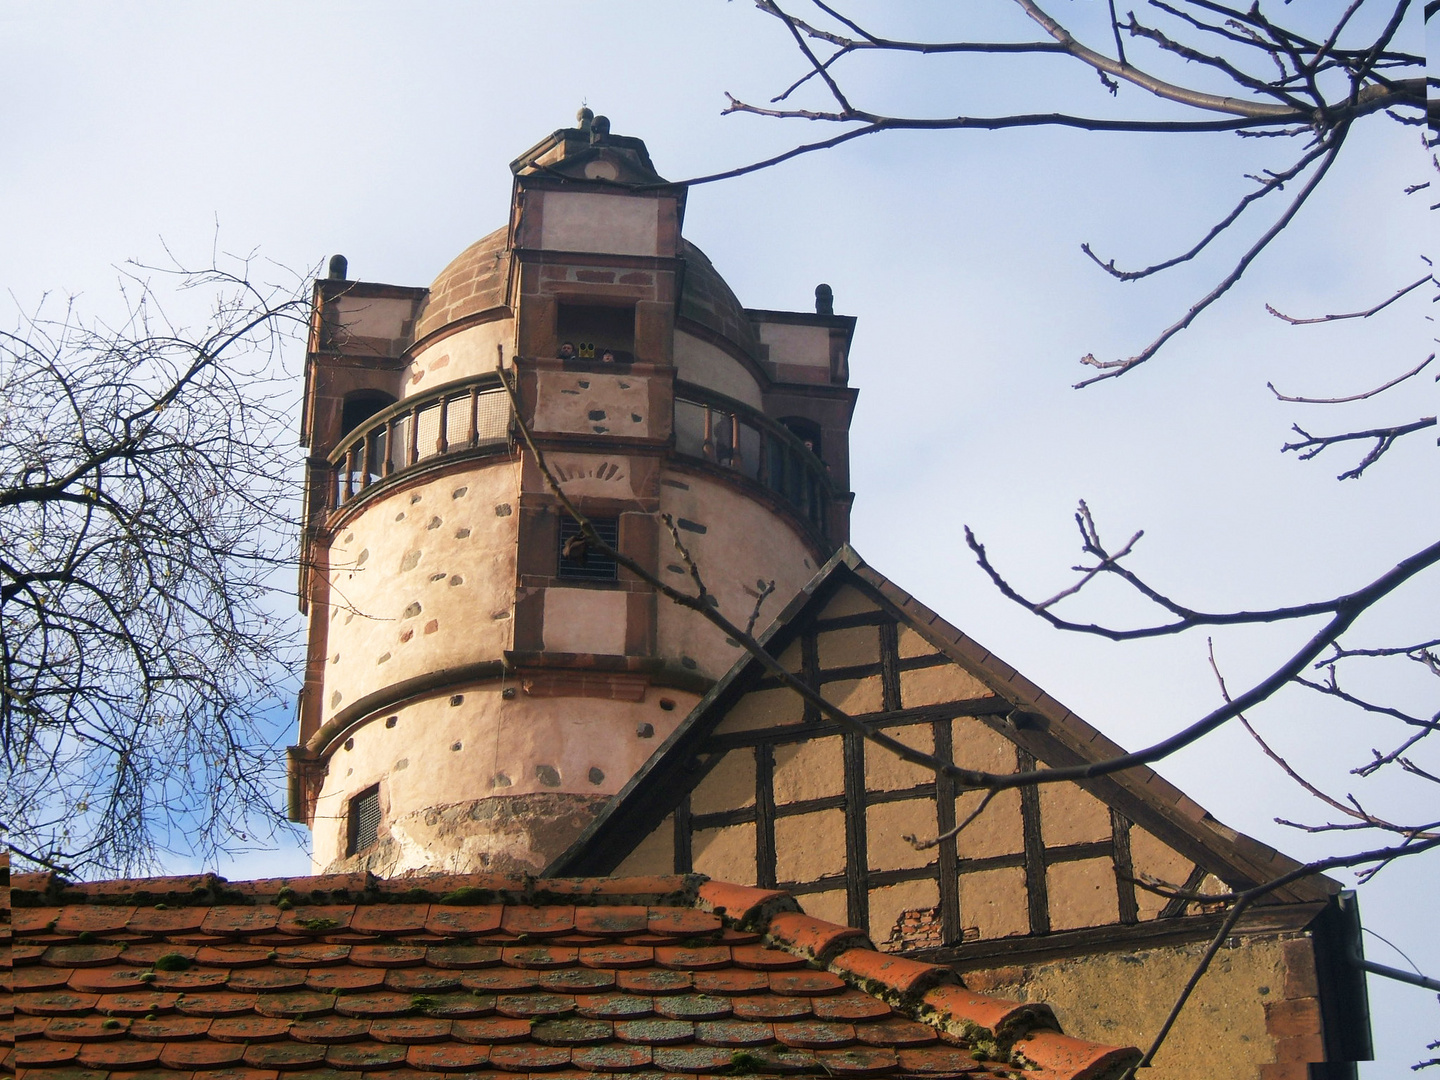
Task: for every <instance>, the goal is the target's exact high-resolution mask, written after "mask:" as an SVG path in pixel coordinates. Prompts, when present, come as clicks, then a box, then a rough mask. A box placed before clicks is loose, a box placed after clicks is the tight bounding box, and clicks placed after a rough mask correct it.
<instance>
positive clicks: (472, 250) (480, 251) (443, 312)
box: [415, 227, 759, 356]
mask: <svg viewBox="0 0 1440 1080" xmlns="http://www.w3.org/2000/svg"><path fill="white" fill-rule="evenodd" d="M507 231H508V230H507V229H505V228H504V227H502V228H499V229H496V230H495V231H494V232H492V233H490V234H489V235H487V236H483V237H481V238H480V239H479V240H477V241H475V243H473V244H471V245H470V246H469V247H467V248H466V249H465V250H464V251H462V252H461V253H460V254H459V255H457V256H455V258H454V259H452V260H451V261H450V264H449V265H448V266H446V267H445V269H444V270H441V271H440V273H439V275H438V276H437V277H436V278H435V280H434V282H433V283H432V284H431V285H430V295H429V296H428V297H427V298H426V300H425V303H424V305H423V306H422V307H421V309H420V315H419V317H418V318H417V319H416V323H415V340H416V341H419V340H420V339H421V338H424V337H425V336H426V335H427V334H430V333H433V332H434V331H436V330H439V329H440V328H442V327H445V326H448V325H450V324H451V323H453V322H457V321H459V320H460V319H463V318H465V317H466V316H468V315H474V314H477V313H479V312H481V311H486V310H488V309H490V308H495V307H500V306H501V305H503V304H504V303H505V299H506V298H505V282H506V277H507V272H508V270H509V265H510V251H509V249H508V248H507V247H506V239H507ZM680 245H681V255H682V257H683V258H684V259H685V284H684V287H683V289H682V291H681V295H680V315H681V317H682V318H686V319H689V320H691V321H692V322H696V323H699V324H700V325H701V326H704V327H705V328H707V329H709V330H711V331H713V332H714V333H716V334H718V335H719V336H721V337H723V338H725V339H727V340H729V341H732V342H734V343H735V344H737V345H739V346H740V347H741V348H742V349H744V350H745V352H747V353H749V354H750V355H751V356H754V355H755V354H756V353H757V352H758V345H759V338H757V337H756V334H755V327H754V324H752V323H751V321H750V318H749V316H748V315H746V314H745V308H744V306H743V305H742V304H741V303H740V301H739V299H738V298H737V297H736V296H735V293H734V292H733V291H732V290H731V288H730V286H729V285H727V284H726V283H725V279H724V278H722V277H721V276H720V274H719V272H718V271H716V269H715V267H714V264H712V263H711V262H710V259H709V258H708V257H707V256H706V254H705V253H704V252H703V251H701V250H700V249H699V248H698V247H696V246H695V245H694V244H692V243H691V242H690V241H689V240H684V239H682V240H681V241H680Z"/></svg>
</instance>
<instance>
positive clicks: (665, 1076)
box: [5, 874, 1139, 1080]
mask: <svg viewBox="0 0 1440 1080" xmlns="http://www.w3.org/2000/svg"><path fill="white" fill-rule="evenodd" d="M11 884H12V894H11V895H12V900H13V904H14V909H13V930H14V944H13V949H12V956H13V959H14V984H13V990H14V992H13V997H12V998H11V1000H12V1001H13V1006H14V1014H13V1015H14V1020H13V1022H12V1023H11V1024H10V1025H9V1030H8V1034H7V1039H6V1041H7V1044H13V1049H10V1051H9V1053H8V1054H7V1056H6V1058H5V1068H6V1069H7V1070H13V1071H17V1072H18V1073H19V1075H20V1076H28V1077H30V1078H32V1080H126V1078H129V1080H152V1078H153V1080H158V1078H160V1077H162V1076H163V1077H185V1078H190V1077H192V1076H193V1080H278V1078H279V1077H280V1076H281V1074H285V1075H286V1077H287V1080H322V1078H323V1080H385V1078H393V1080H429V1078H439V1077H441V1076H447V1075H448V1076H455V1075H457V1074H469V1073H476V1074H479V1075H483V1076H488V1077H492V1078H493V1080H506V1078H510V1077H521V1076H525V1077H529V1076H535V1077H540V1076H544V1077H548V1078H551V1080H568V1078H572V1077H573V1078H578V1077H582V1076H583V1077H599V1076H602V1075H606V1074H619V1075H621V1076H623V1077H624V1078H625V1080H630V1078H634V1077H646V1078H647V1080H649V1078H653V1080H689V1078H694V1077H719V1076H726V1077H735V1076H743V1075H757V1076H759V1075H775V1074H787V1075H798V1076H815V1077H820V1076H826V1077H837V1076H839V1077H846V1076H853V1077H860V1076H889V1077H913V1078H917V1080H918V1078H926V1080H938V1078H940V1077H954V1076H964V1077H967V1078H973V1080H982V1078H986V1077H992V1078H993V1077H1018V1076H1021V1075H1023V1076H1025V1077H1028V1078H1031V1080H1062V1078H1067V1080H1082V1078H1083V1080H1100V1078H1105V1077H1113V1076H1116V1075H1118V1074H1119V1073H1120V1072H1121V1071H1122V1070H1123V1069H1124V1068H1125V1067H1127V1066H1129V1065H1130V1064H1132V1063H1133V1062H1134V1061H1135V1060H1137V1059H1138V1057H1139V1054H1138V1052H1137V1051H1135V1050H1133V1049H1127V1048H1121V1047H1112V1046H1101V1045H1098V1044H1095V1043H1089V1042H1084V1041H1082V1040H1078V1039H1072V1038H1069V1037H1067V1036H1065V1035H1062V1034H1060V1032H1059V1030H1058V1026H1057V1025H1056V1024H1055V1020H1054V1017H1053V1016H1052V1015H1051V1013H1050V1010H1049V1009H1048V1008H1046V1007H1045V1006H1043V1005H1022V1004H1019V1003H1017V1002H1010V1001H1002V1000H1000V999H997V998H991V997H986V996H984V995H980V994H974V993H971V992H970V991H968V990H966V989H965V988H964V987H963V986H962V985H961V984H960V982H959V980H958V979H957V978H956V976H955V975H954V974H953V973H952V972H951V971H950V970H949V969H946V968H940V967H935V966H932V965H928V964H920V963H916V962H915V961H911V960H905V959H902V958H898V957H892V956H886V955H883V954H880V953H877V952H875V951H874V948H873V946H871V944H870V942H869V941H868V940H866V939H865V937H864V935H863V934H861V933H860V932H859V931H856V930H852V929H849V928H846V927H840V926H835V925H833V924H831V923H826V922H822V921H821V920H818V919H813V918H811V917H809V916H807V915H804V914H801V913H800V912H799V911H798V905H797V904H796V903H795V901H794V900H793V899H792V898H791V897H790V896H788V895H787V894H785V893H779V892H775V891H773V890H762V889H751V888H745V887H742V886H736V885H730V884H726V883H723V882H716V881H707V880H706V879H705V878H703V877H700V876H697V875H691V876H686V877H657V878H628V879H619V878H617V879H602V878H594V879H575V880H545V881H539V880H534V879H524V878H507V877H498V876H485V875H474V876H458V877H447V876H440V877H426V878H402V879H392V880H381V879H378V878H374V877H371V876H370V875H368V874H346V875H334V876H329V877H313V878H290V879H273V880H264V881H246V882H228V881H225V880H224V879H223V878H219V877H215V876H213V875H206V876H200V877H181V878H139V879H133V880H127V881H107V882H93V883H88V884H71V883H68V882H65V881H63V880H61V879H59V878H57V877H55V876H54V875H51V874H19V875H16V876H15V877H14V878H13V880H12V882H11ZM7 914H9V912H7ZM7 929H8V927H7ZM1022 1070H1023V1071H1022Z"/></svg>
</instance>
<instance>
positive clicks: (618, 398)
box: [533, 371, 653, 438]
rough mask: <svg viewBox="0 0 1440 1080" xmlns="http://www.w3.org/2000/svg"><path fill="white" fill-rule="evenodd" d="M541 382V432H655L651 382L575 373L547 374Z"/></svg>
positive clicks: (536, 422) (539, 377) (646, 434)
mask: <svg viewBox="0 0 1440 1080" xmlns="http://www.w3.org/2000/svg"><path fill="white" fill-rule="evenodd" d="M536 378H537V388H536V395H537V398H538V401H537V403H536V406H535V417H534V420H533V425H534V428H533V429H534V430H535V431H537V432H550V431H554V432H564V433H566V434H572V435H628V436H631V437H633V438H649V437H650V436H651V435H652V434H653V428H652V423H651V420H652V417H651V412H650V380H649V379H648V378H643V377H637V376H634V375H628V374H627V375H607V374H605V373H603V372H584V373H579V372H574V371H541V372H539V373H538V374H537V376H536Z"/></svg>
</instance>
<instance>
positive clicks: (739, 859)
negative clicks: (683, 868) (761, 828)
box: [690, 822, 755, 885]
mask: <svg viewBox="0 0 1440 1080" xmlns="http://www.w3.org/2000/svg"><path fill="white" fill-rule="evenodd" d="M690 850H691V860H692V863H693V865H694V868H695V872H696V873H698V874H707V875H709V876H710V877H712V878H718V879H720V880H721V881H732V882H734V883H735V884H736V885H754V884H755V826H754V824H753V823H750V822H746V823H745V824H742V825H726V826H725V827H724V828H720V829H697V830H696V831H695V833H694V834H693V835H692V836H691V837H690Z"/></svg>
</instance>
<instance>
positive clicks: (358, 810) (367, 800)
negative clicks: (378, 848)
mask: <svg viewBox="0 0 1440 1080" xmlns="http://www.w3.org/2000/svg"><path fill="white" fill-rule="evenodd" d="M379 839H380V785H379V784H376V785H375V786H374V787H369V788H366V789H365V790H364V791H362V792H360V794H359V795H356V796H355V797H354V798H352V799H351V800H350V842H349V844H347V845H346V849H345V854H346V855H358V854H359V853H360V852H362V851H364V850H365V849H366V848H368V847H373V846H374V845H375V842H376V841H377V840H379Z"/></svg>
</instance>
